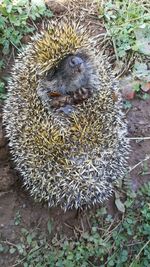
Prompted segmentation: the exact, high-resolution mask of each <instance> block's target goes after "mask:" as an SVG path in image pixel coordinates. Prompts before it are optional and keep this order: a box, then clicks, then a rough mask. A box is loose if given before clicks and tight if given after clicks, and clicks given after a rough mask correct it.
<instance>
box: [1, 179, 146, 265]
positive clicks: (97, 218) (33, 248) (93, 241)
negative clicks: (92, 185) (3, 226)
mask: <svg viewBox="0 0 150 267" xmlns="http://www.w3.org/2000/svg"><path fill="white" fill-rule="evenodd" d="M149 197H150V183H148V184H145V185H144V186H143V187H142V188H141V190H140V191H139V192H138V193H137V195H135V194H131V193H130V192H128V196H127V199H126V201H125V203H124V204H125V207H126V212H125V214H124V215H123V216H122V218H121V219H120V220H118V221H116V220H114V219H113V218H112V217H111V216H110V215H107V212H106V209H105V208H101V209H100V210H98V211H97V212H96V214H93V213H91V216H90V218H89V220H90V224H91V230H90V231H89V232H85V231H80V237H79V238H76V237H74V238H73V237H72V238H70V239H67V237H65V236H61V237H60V238H59V239H58V237H57V235H55V234H54V235H53V238H52V239H51V240H50V241H49V239H48V237H47V236H46V235H43V234H40V233H38V232H35V231H32V232H29V231H28V230H26V229H24V228H23V229H22V230H21V238H20V242H19V243H18V244H14V245H13V244H11V245H10V246H9V249H7V251H9V253H11V254H14V255H15V258H16V265H15V266H23V267H32V266H36V267H75V266H76V267H90V266H91V267H105V266H108V267H109V266H115V267H147V266H149V264H150V204H149V202H148V201H149ZM47 225H48V232H49V231H50V234H51V230H52V228H51V223H50V222H48V224H47ZM4 244H5V245H6V242H3V243H1V245H0V253H5V250H6V249H5V245H4Z"/></svg>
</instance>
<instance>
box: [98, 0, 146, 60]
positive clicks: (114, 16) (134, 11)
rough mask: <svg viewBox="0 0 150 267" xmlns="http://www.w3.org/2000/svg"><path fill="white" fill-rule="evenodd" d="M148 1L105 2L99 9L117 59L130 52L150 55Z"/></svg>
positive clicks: (116, 0)
mask: <svg viewBox="0 0 150 267" xmlns="http://www.w3.org/2000/svg"><path fill="white" fill-rule="evenodd" d="M147 3H148V2H147V1H142V0H141V1H136V0H133V1H129V0H125V1H121V0H115V1H113V0H111V1H104V2H103V5H102V6H101V7H100V9H99V14H100V16H99V17H100V18H101V17H102V18H103V19H104V21H105V27H106V30H107V35H108V36H110V38H111V39H112V42H113V46H114V50H115V54H116V59H117V60H120V59H122V58H124V57H125V56H127V53H129V52H139V53H143V54H145V55H150V45H149V41H150V9H149V8H148V7H147Z"/></svg>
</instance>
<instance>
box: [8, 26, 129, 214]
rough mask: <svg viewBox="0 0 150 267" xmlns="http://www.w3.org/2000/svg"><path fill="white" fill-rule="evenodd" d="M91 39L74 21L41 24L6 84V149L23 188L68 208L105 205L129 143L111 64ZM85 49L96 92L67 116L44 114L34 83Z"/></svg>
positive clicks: (120, 172) (52, 204)
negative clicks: (11, 156)
mask: <svg viewBox="0 0 150 267" xmlns="http://www.w3.org/2000/svg"><path fill="white" fill-rule="evenodd" d="M91 43H92V41H91V39H89V40H88V39H87V37H86V34H85V33H84V30H83V29H82V30H81V29H77V27H75V26H68V25H65V24H63V25H62V24H60V25H58V26H56V25H54V26H53V25H51V26H49V27H48V28H47V27H46V30H45V31H43V32H42V33H41V34H40V35H36V36H35V38H34V41H33V43H32V44H30V45H29V46H28V47H27V48H26V49H25V50H24V52H23V53H22V54H20V55H19V57H18V59H17V60H16V63H15V66H14V68H13V72H12V80H11V81H10V83H9V94H8V99H7V101H6V105H5V108H4V122H5V125H6V133H7V136H8V138H9V140H10V147H11V151H12V154H13V157H14V160H15V162H16V165H17V168H18V170H19V171H20V172H21V174H22V176H23V179H24V184H25V185H26V187H27V188H29V189H30V191H31V194H32V195H34V197H35V198H37V199H39V200H42V199H44V200H47V201H48V203H49V206H55V205H58V204H60V205H61V206H62V207H63V208H64V209H68V208H72V207H76V208H78V207H81V206H82V205H84V204H85V205H87V206H90V205H92V204H95V203H97V202H102V201H104V200H105V199H106V198H108V196H109V195H110V194H111V192H112V183H113V181H115V180H117V179H119V178H120V177H122V175H123V174H124V171H125V168H126V157H127V154H128V142H127V140H126V137H125V135H126V124H125V123H124V118H123V114H122V112H121V104H120V96H119V92H118V89H117V85H116V83H115V82H114V78H113V76H112V73H111V70H110V68H109V66H108V64H107V63H106V62H105V60H104V59H103V58H102V56H101V55H100V54H96V53H95V52H93V53H91V50H92V47H91ZM83 51H84V52H85V53H89V60H90V61H91V63H92V64H93V66H94V70H95V71H94V72H93V74H92V76H91V77H92V78H91V79H92V80H91V83H92V84H93V85H94V87H95V88H96V90H94V93H93V96H92V97H91V98H89V99H88V100H87V101H86V102H85V103H82V104H80V105H77V106H75V107H74V112H72V113H71V114H70V115H66V114H63V113H59V112H56V111H54V110H51V111H50V112H49V113H47V111H46V110H45V109H44V107H43V106H42V103H41V101H40V99H39V98H38V95H37V91H36V88H37V86H38V83H39V80H41V79H42V77H44V75H45V74H46V72H47V71H48V70H49V69H51V68H52V67H53V66H57V64H58V63H59V61H60V60H61V59H62V58H63V57H64V56H66V55H68V54H74V53H77V52H83ZM93 62H94V63H93ZM106 66H107V67H106ZM114 92H115V94H117V99H114Z"/></svg>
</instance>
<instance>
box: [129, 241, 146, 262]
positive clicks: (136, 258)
mask: <svg viewBox="0 0 150 267" xmlns="http://www.w3.org/2000/svg"><path fill="white" fill-rule="evenodd" d="M149 243H150V239H149V240H148V241H147V242H146V243H145V245H144V246H143V247H142V248H141V249H140V251H139V253H138V254H137V255H136V257H135V259H134V260H133V261H132V263H131V264H130V265H129V267H132V266H133V264H134V263H135V262H136V261H137V260H138V258H139V256H140V255H141V253H142V251H143V250H144V248H145V247H146V246H147V245H148V244H149Z"/></svg>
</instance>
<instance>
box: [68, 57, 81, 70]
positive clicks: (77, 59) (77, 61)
mask: <svg viewBox="0 0 150 267" xmlns="http://www.w3.org/2000/svg"><path fill="white" fill-rule="evenodd" d="M82 63H83V60H82V58H80V57H72V58H71V60H70V65H71V67H73V68H74V67H77V66H79V65H81V64H82Z"/></svg>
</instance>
